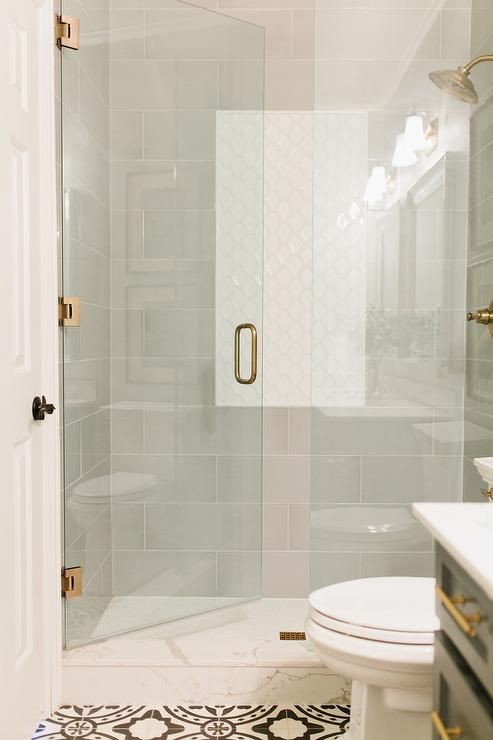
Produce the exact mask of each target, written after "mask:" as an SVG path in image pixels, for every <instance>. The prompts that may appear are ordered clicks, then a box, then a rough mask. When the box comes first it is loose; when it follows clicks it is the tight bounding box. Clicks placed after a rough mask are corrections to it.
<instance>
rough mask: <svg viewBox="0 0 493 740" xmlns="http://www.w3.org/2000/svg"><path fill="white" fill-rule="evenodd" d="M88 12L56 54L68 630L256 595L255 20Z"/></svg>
mask: <svg viewBox="0 0 493 740" xmlns="http://www.w3.org/2000/svg"><path fill="white" fill-rule="evenodd" d="M92 15H93V14H92V13H91V14H90V16H91V17H92ZM94 15H95V16H96V17H97V18H98V20H100V14H98V13H95V14H94ZM81 25H82V28H84V25H83V24H81ZM101 25H102V26H103V28H102V30H101V32H99V30H97V32H94V33H91V34H88V37H90V38H88V39H87V46H88V48H87V49H85V50H84V51H85V53H86V54H88V55H90V63H88V66H87V69H86V68H85V67H84V66H83V59H82V57H80V56H79V57H76V56H75V57H74V56H69V52H68V51H67V52H64V57H63V65H64V72H65V70H67V71H66V74H65V77H64V87H63V137H64V170H65V172H66V173H67V175H66V181H65V185H64V206H65V244H66V248H65V292H66V293H68V294H70V295H74V294H75V295H80V298H81V324H80V328H78V329H74V328H66V329H65V342H66V347H67V351H66V362H65V405H66V409H67V419H66V422H67V424H66V433H65V440H66V445H65V446H66V469H67V484H68V485H67V489H66V561H67V565H70V564H76V565H80V564H82V565H83V567H84V591H83V596H82V598H79V599H73V600H67V619H68V621H67V642H68V643H69V644H74V643H77V642H81V641H87V640H91V639H97V638H101V637H104V636H106V635H111V634H115V633H119V632H124V631H127V630H130V629H134V628H139V627H142V626H145V625H150V624H155V623H159V622H162V621H165V620H169V619H174V618H177V617H182V616H185V615H189V614H196V613H198V612H202V611H205V610H208V609H212V608H217V607H220V606H225V605H228V604H231V603H236V602H237V601H239V600H242V599H250V598H254V597H257V596H259V595H260V546H261V462H262V457H261V453H262V392H261V388H262V376H261V369H262V363H261V328H262V301H261V298H262V225H263V212H262V210H263V202H262V201H263V167H262V163H263V55H264V39H263V29H260V28H258V27H256V26H253V25H251V24H247V23H244V22H241V21H238V20H236V19H233V18H229V17H226V16H222V15H220V14H217V13H214V12H211V11H208V10H204V9H202V8H196V7H193V6H191V5H188V4H185V3H180V2H177V3H175V4H174V5H173V4H172V5H170V3H169V2H166V3H164V2H163V5H162V7H159V4H155V3H153V8H152V9H147V10H145V11H143V10H142V9H141V3H139V2H138V0H135V6H132V5H131V4H130V5H129V4H128V3H127V4H126V8H125V9H124V10H123V9H121V10H120V9H113V8H112V9H111V10H110V11H109V15H108V17H107V18H105V23H104V24H103V23H102V21H101ZM108 29H109V30H108ZM90 48H91V49H92V51H89V49H90ZM96 48H97V51H96V50H95V49H96ZM81 49H84V34H82V39H81ZM78 53H79V54H80V52H78ZM76 54H77V53H76ZM74 67H75V68H76V71H77V79H78V85H79V87H78V88H77V91H76V92H77V94H75V93H74V92H73V87H72V86H71V85H69V82H68V81H67V75H68V74H69V72H71V70H72V69H73V68H74ZM74 75H75V70H74ZM71 96H72V97H71ZM72 98H73V99H74V100H72ZM71 105H72V106H73V107H71ZM240 325H244V326H243V328H241V329H240V328H238V327H240ZM247 381H251V382H247Z"/></svg>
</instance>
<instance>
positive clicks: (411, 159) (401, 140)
mask: <svg viewBox="0 0 493 740" xmlns="http://www.w3.org/2000/svg"><path fill="white" fill-rule="evenodd" d="M417 161H418V158H417V156H416V154H415V152H414V150H413V149H411V147H410V146H409V145H408V142H407V138H406V134H405V133H404V134H399V135H398V137H397V139H396V142H395V151H394V156H393V157H392V166H393V167H412V166H413V165H415V164H416V162H417Z"/></svg>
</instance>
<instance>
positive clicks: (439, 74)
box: [428, 54, 493, 103]
mask: <svg viewBox="0 0 493 740" xmlns="http://www.w3.org/2000/svg"><path fill="white" fill-rule="evenodd" d="M481 62H493V54H482V55H481V56H480V57H475V58H474V59H471V61H470V62H468V63H467V64H465V65H464V66H463V67H458V68H457V69H441V70H438V71H436V72H430V74H429V75H428V77H429V78H430V80H431V81H432V82H433V84H435V85H436V86H437V87H439V88H440V89H441V90H444V91H445V92H446V93H448V94H449V95H452V96H453V97H454V98H458V99H459V100H463V101H464V103H477V102H478V94H477V92H476V89H475V87H474V85H473V84H472V82H471V80H470V78H469V75H470V74H471V70H472V68H473V67H475V66H476V64H480V63H481Z"/></svg>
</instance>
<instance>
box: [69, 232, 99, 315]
mask: <svg viewBox="0 0 493 740" xmlns="http://www.w3.org/2000/svg"><path fill="white" fill-rule="evenodd" d="M64 252H65V265H66V267H65V281H64V289H65V293H66V295H75V296H78V297H79V298H80V300H81V301H84V302H85V303H92V304H95V305H99V306H105V307H109V298H110V296H109V290H108V287H109V280H110V262H109V259H108V258H107V257H105V256H103V255H102V254H100V253H99V252H97V251H95V250H94V249H91V248H90V247H86V246H85V245H84V244H82V243H81V242H78V241H77V240H76V239H71V238H66V239H65V245H64Z"/></svg>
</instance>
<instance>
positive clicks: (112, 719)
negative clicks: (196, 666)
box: [33, 704, 349, 740]
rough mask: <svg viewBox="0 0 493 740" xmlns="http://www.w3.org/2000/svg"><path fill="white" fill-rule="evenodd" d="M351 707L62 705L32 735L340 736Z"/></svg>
mask: <svg viewBox="0 0 493 740" xmlns="http://www.w3.org/2000/svg"><path fill="white" fill-rule="evenodd" d="M348 724H349V706H347V705H341V704H324V705H319V706H313V705H310V706H298V705H293V706H277V705H274V706H262V705H246V704H242V705H237V706H216V707H214V706H199V705H191V706H173V707H171V706H84V707H77V706H62V707H60V709H58V710H57V711H56V712H55V713H54V714H53V716H52V717H50V719H48V720H46V721H45V722H42V723H41V724H40V726H39V727H38V729H37V730H36V732H35V734H34V736H33V740H41V739H42V738H43V739H44V738H46V739H47V740H48V739H49V740H78V739H79V738H81V739H82V738H83V739H84V740H325V739H326V738H327V739H329V738H337V737H343V736H344V735H345V733H346V731H347V729H348Z"/></svg>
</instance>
